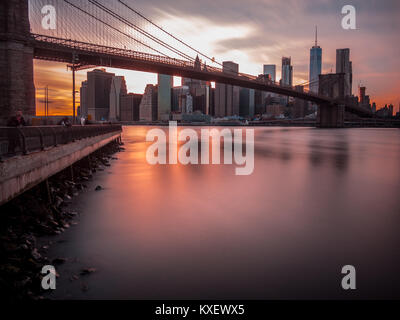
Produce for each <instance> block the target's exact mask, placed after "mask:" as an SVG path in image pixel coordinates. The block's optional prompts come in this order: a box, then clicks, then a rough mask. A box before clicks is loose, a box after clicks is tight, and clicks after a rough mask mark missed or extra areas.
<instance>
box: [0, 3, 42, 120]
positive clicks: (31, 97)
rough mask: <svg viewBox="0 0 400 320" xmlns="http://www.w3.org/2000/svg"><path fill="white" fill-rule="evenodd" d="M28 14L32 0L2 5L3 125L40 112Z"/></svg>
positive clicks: (0, 67) (0, 101)
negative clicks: (14, 117) (17, 115)
mask: <svg viewBox="0 0 400 320" xmlns="http://www.w3.org/2000/svg"><path fill="white" fill-rule="evenodd" d="M28 10H29V8H28V0H7V1H3V0H2V1H1V2H0V125H2V124H5V122H6V121H7V119H8V118H9V117H10V116H12V115H14V114H15V112H16V111H18V110H21V111H22V112H23V114H24V116H25V117H29V116H34V115H35V112H36V108H35V86H34V82H33V48H32V47H30V46H29V40H30V24H29V11H28Z"/></svg>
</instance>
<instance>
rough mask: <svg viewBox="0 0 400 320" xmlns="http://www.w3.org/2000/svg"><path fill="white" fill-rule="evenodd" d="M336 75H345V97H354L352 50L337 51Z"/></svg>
mask: <svg viewBox="0 0 400 320" xmlns="http://www.w3.org/2000/svg"><path fill="white" fill-rule="evenodd" d="M336 73H344V74H345V76H344V79H345V89H344V94H345V96H351V95H352V86H353V66H352V62H351V61H350V49H349V48H346V49H336Z"/></svg>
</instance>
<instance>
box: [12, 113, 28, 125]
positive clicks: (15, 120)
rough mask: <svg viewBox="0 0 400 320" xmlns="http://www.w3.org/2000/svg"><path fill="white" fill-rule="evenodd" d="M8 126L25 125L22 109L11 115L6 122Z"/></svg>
mask: <svg viewBox="0 0 400 320" xmlns="http://www.w3.org/2000/svg"><path fill="white" fill-rule="evenodd" d="M7 126H8V127H24V126H26V122H25V119H24V117H23V116H22V111H17V113H16V114H15V116H13V117H11V118H10V120H8V123H7Z"/></svg>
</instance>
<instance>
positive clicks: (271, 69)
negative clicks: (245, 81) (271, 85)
mask: <svg viewBox="0 0 400 320" xmlns="http://www.w3.org/2000/svg"><path fill="white" fill-rule="evenodd" d="M263 73H264V74H265V75H267V74H269V75H270V76H271V80H272V81H273V82H275V81H276V65H275V64H264V72H263Z"/></svg>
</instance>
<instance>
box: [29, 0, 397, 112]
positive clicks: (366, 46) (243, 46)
mask: <svg viewBox="0 0 400 320" xmlns="http://www.w3.org/2000/svg"><path fill="white" fill-rule="evenodd" d="M178 2H179V1H178ZM178 2H177V3H178ZM179 3H180V2H179ZM220 3H223V1H220ZM313 3H314V2H313V1H300V2H296V4H297V5H295V6H292V7H290V6H289V4H286V3H285V4H282V3H272V2H270V1H261V2H257V3H255V2H251V3H250V4H249V6H247V7H246V13H245V14H244V13H239V12H236V13H235V10H234V9H235V8H237V6H238V5H239V4H238V3H236V1H233V2H230V6H227V7H226V8H225V7H224V9H226V10H225V11H223V14H222V15H221V10H222V9H218V8H215V10H210V11H212V12H210V14H205V13H204V10H202V9H201V8H199V6H198V5H197V4H194V3H184V4H180V5H179V6H175V7H171V6H168V7H167V6H166V5H165V4H163V3H162V2H159V1H152V2H151V3H150V5H151V4H152V5H153V6H154V5H155V7H157V8H158V9H157V10H154V8H151V7H150V6H149V4H146V3H144V2H143V1H135V3H134V6H135V7H136V8H138V9H139V10H140V11H143V12H144V13H145V14H146V15H149V16H150V17H151V18H152V20H153V21H155V22H157V23H158V24H160V25H162V26H163V27H165V29H167V30H169V31H171V32H173V33H176V34H177V35H178V36H180V37H181V38H183V39H185V41H187V42H188V43H190V44H193V45H194V46H195V47H196V48H199V50H201V51H204V52H206V53H208V54H210V55H211V56H215V57H216V59H217V60H219V61H222V60H232V61H235V62H236V63H238V64H239V71H240V72H245V73H251V74H254V75H257V74H261V73H263V65H264V64H276V65H277V69H278V71H277V75H276V76H277V80H279V79H280V78H281V74H280V73H281V72H280V66H281V62H280V61H281V58H282V56H291V57H292V65H293V66H294V79H293V82H294V85H296V84H299V83H303V82H307V81H308V76H309V75H308V71H309V49H310V47H311V46H312V44H313V42H314V39H313V36H312V34H313V31H314V28H315V25H316V24H318V33H319V45H320V46H321V47H322V48H323V50H324V57H323V63H322V73H329V72H330V71H331V70H332V71H333V72H335V59H336V49H337V48H347V47H348V48H350V51H351V60H352V61H353V75H354V80H353V92H357V85H358V84H359V83H360V81H361V82H362V83H363V85H364V86H366V87H367V90H368V93H369V94H370V96H371V101H376V103H377V106H378V108H381V107H383V106H384V105H385V104H390V103H392V104H393V105H394V106H395V110H396V109H397V107H398V104H399V101H400V97H399V93H398V92H397V88H398V86H399V84H400V76H399V71H398V70H399V69H400V68H398V64H399V63H398V61H396V60H397V59H396V56H397V54H396V52H398V51H399V45H398V44H397V43H396V42H395V41H394V36H395V35H394V33H389V32H387V30H388V28H389V27H393V23H394V24H396V23H398V22H397V21H396V19H393V20H391V21H390V23H388V17H390V15H391V14H394V13H395V12H396V9H397V8H398V6H399V5H398V4H396V3H395V2H393V1H384V2H383V3H381V4H380V5H378V4H376V3H375V2H373V1H372V2H371V1H365V2H359V1H355V2H354V5H355V7H356V8H357V9H358V11H357V28H358V30H343V29H342V28H341V25H340V20H341V18H342V15H341V13H340V9H341V5H342V3H341V1H339V2H338V3H335V4H331V3H329V4H328V2H323V3H325V5H322V4H321V3H318V4H315V5H312V4H313ZM208 6H209V8H213V9H214V7H216V4H212V3H208V1H206V3H204V8H207V7H208ZM261 9H262V10H261ZM267 9H268V10H267ZM260 10H261V11H262V12H265V14H266V15H268V17H270V18H271V19H267V20H268V21H267V22H265V21H264V20H262V23H261V21H260V20H261V19H260V18H261V17H260V13H259V12H258V11H260ZM215 11H216V12H218V13H219V14H220V19H219V20H218V22H216V20H215V19H214V20H213V21H211V20H212V18H213V17H214V16H215V14H216V12H215ZM247 11H249V12H247ZM370 12H374V13H375V14H374V15H373V16H371V15H370ZM282 13H285V14H286V15H287V16H290V17H294V16H296V15H298V16H299V17H300V16H301V17H302V19H300V20H299V19H297V20H296V19H294V21H292V20H293V19H283V15H282ZM288 20H290V21H288ZM272 22H274V23H272ZM284 23H285V28H279V26H281V27H282V25H283V24H284ZM261 27H262V28H265V27H267V28H266V29H265V30H269V31H271V32H267V36H266V31H265V30H264V32H261V29H262V28H261ZM371 28H372V29H373V30H371ZM211 30H212V33H210V32H208V31H211ZM372 44H373V45H372ZM392 52H393V54H392ZM106 69H107V71H108V72H113V73H117V74H118V75H122V76H125V78H126V81H127V86H128V91H129V92H134V93H143V92H144V88H145V86H146V84H149V83H152V84H156V83H157V75H156V74H145V73H139V72H134V71H126V70H116V69H111V68H106ZM86 71H87V70H84V71H80V72H78V73H77V85H78V86H79V84H80V82H81V81H83V80H84V78H85V76H86ZM55 74H56V75H57V80H56V81H54V75H55ZM71 78H72V77H71V74H70V72H67V71H66V68H65V65H64V64H56V63H48V62H42V61H35V85H36V87H37V88H41V87H44V86H45V85H47V84H49V85H50V88H51V89H52V90H53V91H52V92H51V93H50V100H52V103H50V112H51V113H52V114H55V113H59V114H61V113H68V112H69V111H70V110H71V105H72V101H71V100H72V99H71V85H72V84H71V82H72V81H71ZM179 84H180V81H179V80H178V79H177V78H175V81H174V85H179ZM39 100H42V97H41V95H40V92H37V109H38V112H39V114H40V111H41V110H42V109H43V106H42V103H40V102H39ZM64 105H65V107H64ZM396 111H397V110H396Z"/></svg>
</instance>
